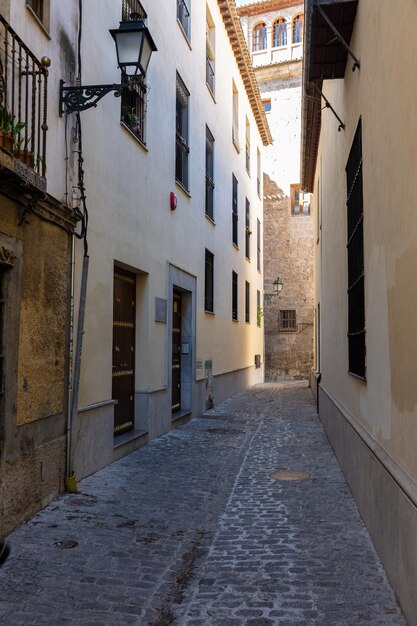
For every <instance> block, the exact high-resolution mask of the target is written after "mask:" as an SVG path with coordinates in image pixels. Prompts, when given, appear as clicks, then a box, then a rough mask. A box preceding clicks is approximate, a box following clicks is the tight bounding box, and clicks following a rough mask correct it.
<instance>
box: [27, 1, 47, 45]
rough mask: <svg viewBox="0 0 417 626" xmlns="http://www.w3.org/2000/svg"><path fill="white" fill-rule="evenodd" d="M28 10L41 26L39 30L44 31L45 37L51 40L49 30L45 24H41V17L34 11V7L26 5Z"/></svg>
mask: <svg viewBox="0 0 417 626" xmlns="http://www.w3.org/2000/svg"><path fill="white" fill-rule="evenodd" d="M26 9H27V10H28V11H29V13H30V14H31V16H32V18H33V19H34V20H35V22H36V23H37V25H38V26H39V28H40V29H41V30H42V32H43V34H44V35H45V37H47V38H48V39H51V35H50V34H49V31H48V29H47V27H46V26H45V25H44V23H43V22H41V20H40V19H39V17H38V16H37V15H36V13H35V11H34V10H33V9H32V7H31V6H30V5H29V4H27V5H26Z"/></svg>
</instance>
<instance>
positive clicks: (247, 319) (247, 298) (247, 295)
mask: <svg viewBox="0 0 417 626" xmlns="http://www.w3.org/2000/svg"><path fill="white" fill-rule="evenodd" d="M245 322H246V323H247V324H249V323H250V284H249V283H248V281H247V280H245Z"/></svg>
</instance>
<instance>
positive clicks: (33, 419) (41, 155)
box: [0, 2, 77, 535]
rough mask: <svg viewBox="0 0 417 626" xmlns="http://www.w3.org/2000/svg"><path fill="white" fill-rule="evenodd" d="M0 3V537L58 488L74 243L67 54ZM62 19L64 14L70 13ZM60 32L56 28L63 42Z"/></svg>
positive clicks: (39, 27)
mask: <svg viewBox="0 0 417 626" xmlns="http://www.w3.org/2000/svg"><path fill="white" fill-rule="evenodd" d="M0 9H1V10H0V535H3V534H5V533H7V532H8V531H10V530H11V529H12V528H13V527H15V526H16V525H17V524H18V523H19V522H21V521H23V520H25V519H27V518H28V517H30V516H31V515H33V514H34V513H35V512H36V511H38V510H39V509H40V508H41V507H42V506H45V504H47V503H48V501H49V500H51V498H53V497H54V496H56V495H57V494H58V493H59V491H61V490H62V488H63V485H64V477H65V452H66V432H67V421H66V417H67V415H66V409H67V404H68V403H67V384H68V354H69V353H68V342H69V336H68V319H69V310H70V266H71V239H72V233H73V232H74V229H75V226H76V223H77V217H76V214H75V212H74V211H73V209H72V208H71V207H70V206H69V205H68V204H67V203H66V199H65V194H64V189H65V185H64V176H63V172H64V166H63V163H64V153H63V145H64V134H63V132H62V133H61V132H59V129H58V123H57V113H56V112H57V109H56V89H54V88H52V92H51V88H50V86H51V82H52V83H53V82H54V80H55V86H56V85H57V84H58V83H57V80H58V77H59V76H60V74H61V68H62V65H61V61H63V62H68V58H64V55H62V57H61V59H60V60H58V62H55V66H54V65H52V66H51V68H49V59H55V61H56V60H57V57H56V54H55V53H54V50H55V52H56V44H53V43H52V42H51V41H50V40H49V39H48V38H47V37H46V35H45V26H44V25H43V24H42V23H41V20H40V18H39V16H37V15H36V13H35V12H34V10H33V8H32V6H31V5H30V4H29V3H25V2H20V3H16V2H13V3H11V2H1V3H0ZM57 12H59V9H58V10H57ZM66 16H67V17H69V18H71V10H69V11H68V12H67V13H66ZM45 17H46V15H45ZM64 17H65V16H64V15H63V14H62V20H63V24H64ZM65 32H66V28H65V26H62V33H61V37H62V38H64V37H65ZM42 57H43V58H42ZM40 59H42V62H41V61H40ZM51 111H52V114H51Z"/></svg>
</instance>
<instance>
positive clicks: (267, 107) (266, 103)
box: [262, 98, 271, 113]
mask: <svg viewBox="0 0 417 626" xmlns="http://www.w3.org/2000/svg"><path fill="white" fill-rule="evenodd" d="M262 104H263V105H264V111H265V113H270V112H271V99H270V98H268V99H267V100H262Z"/></svg>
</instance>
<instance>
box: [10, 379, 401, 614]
mask: <svg viewBox="0 0 417 626" xmlns="http://www.w3.org/2000/svg"><path fill="white" fill-rule="evenodd" d="M282 472H284V474H282ZM294 478H296V479H297V480H293V479H294ZM289 479H291V480H289ZM79 489H80V492H81V493H80V494H79V495H77V494H66V495H64V496H62V497H61V498H59V499H58V500H55V501H54V502H52V503H51V504H50V505H49V506H48V507H47V508H46V509H45V510H44V511H42V512H41V513H39V514H38V515H36V516H35V517H34V518H33V519H32V520H31V521H30V522H28V523H27V524H25V525H23V526H22V527H20V528H19V529H18V530H17V531H15V532H14V533H13V534H12V535H11V536H10V539H9V541H10V544H11V546H12V555H11V557H10V559H9V561H8V562H7V563H6V564H5V565H4V567H3V568H2V569H1V570H0V589H1V596H0V597H1V602H0V623H1V624H7V625H8V626H9V625H10V626H14V625H16V626H17V625H20V624H47V625H48V626H51V625H52V626H53V625H56V624H73V625H78V624H83V625H84V624H88V625H89V626H104V625H110V624H112V625H115V624H117V625H124V624H138V625H142V624H143V625H147V626H148V625H149V626H165V625H168V624H171V623H172V624H177V625H184V626H209V625H215V626H240V625H244V626H264V625H265V626H266V625H268V624H278V625H283V626H292V625H295V624H303V625H305V626H342V625H352V626H353V625H357V624H363V625H365V624H366V625H368V626H388V625H389V626H394V625H396V626H397V625H398V626H400V625H402V626H405V624H406V622H405V620H404V618H403V617H402V614H401V611H400V609H399V608H398V605H397V603H396V600H395V597H394V594H393V592H392V590H391V587H390V585H389V583H388V582H387V579H386V576H385V572H384V570H383V568H382V566H381V564H380V562H379V559H378V557H377V556H376V553H375V551H374V549H373V546H372V543H371V541H370V539H369V536H368V533H367V531H366V529H365V527H364V525H363V523H362V521H361V518H360V516H359V513H358V511H357V508H356V506H355V504H354V501H353V499H352V497H351V496H350V493H349V490H348V488H347V485H346V483H345V481H344V479H343V476H342V474H341V471H340V469H339V466H338V464H337V461H336V460H335V458H334V455H333V453H332V450H331V448H330V446H329V444H328V443H327V439H326V437H325V435H324V433H323V430H322V428H321V425H320V423H319V421H318V418H317V415H316V410H315V404H314V401H313V398H312V395H311V392H310V390H309V389H307V388H305V387H301V386H293V387H285V386H282V385H278V384H265V385H258V386H256V387H253V388H252V389H251V390H249V391H247V392H244V393H241V394H239V395H237V396H235V397H234V398H232V399H230V400H228V401H227V402H224V403H223V404H221V405H219V406H217V407H216V408H215V409H213V410H212V411H209V412H207V413H206V414H205V415H203V416H202V417H200V418H198V419H194V420H192V421H191V422H189V423H188V424H187V425H185V426H183V427H181V428H178V429H176V430H173V431H171V432H170V433H168V434H166V435H164V436H163V437H160V438H159V439H157V440H154V441H153V442H151V443H150V444H149V445H148V446H146V447H144V448H142V449H140V450H139V451H137V452H135V453H133V454H131V455H130V456H128V457H125V458H124V459H122V460H120V461H118V462H116V463H114V464H113V465H111V466H109V467H107V468H105V469H104V470H101V471H100V472H98V473H97V474H95V475H94V476H91V477H89V478H87V479H85V480H83V481H81V482H80V483H79Z"/></svg>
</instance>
